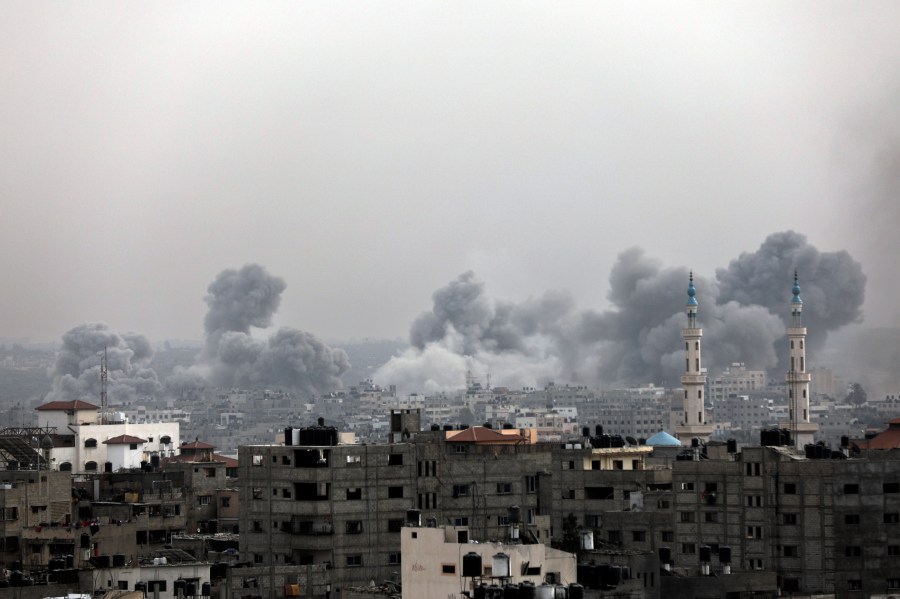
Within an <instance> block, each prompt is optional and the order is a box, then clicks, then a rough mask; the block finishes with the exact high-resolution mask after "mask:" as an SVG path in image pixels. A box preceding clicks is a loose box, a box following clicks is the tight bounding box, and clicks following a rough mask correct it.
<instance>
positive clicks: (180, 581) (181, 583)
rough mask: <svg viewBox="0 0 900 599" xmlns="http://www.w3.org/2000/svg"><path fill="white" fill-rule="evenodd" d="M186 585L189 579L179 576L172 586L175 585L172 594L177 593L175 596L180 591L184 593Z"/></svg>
mask: <svg viewBox="0 0 900 599" xmlns="http://www.w3.org/2000/svg"><path fill="white" fill-rule="evenodd" d="M186 585H187V581H186V580H184V579H182V578H179V579H178V580H176V581H175V583H174V584H173V585H172V587H173V589H172V594H173V595H175V596H176V597H177V596H178V594H179V593H178V591H181V594H182V595H184V587H185V586H186Z"/></svg>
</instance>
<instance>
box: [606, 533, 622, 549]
mask: <svg viewBox="0 0 900 599" xmlns="http://www.w3.org/2000/svg"><path fill="white" fill-rule="evenodd" d="M606 535H607V539H608V540H609V542H610V543H612V544H613V545H621V544H622V531H621V530H609V531H607V532H606Z"/></svg>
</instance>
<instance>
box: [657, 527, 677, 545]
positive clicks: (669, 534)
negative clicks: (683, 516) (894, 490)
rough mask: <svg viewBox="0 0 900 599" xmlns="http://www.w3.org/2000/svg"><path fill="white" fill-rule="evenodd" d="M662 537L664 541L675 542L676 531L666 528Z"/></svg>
mask: <svg viewBox="0 0 900 599" xmlns="http://www.w3.org/2000/svg"><path fill="white" fill-rule="evenodd" d="M660 536H661V538H662V542H663V543H674V542H675V531H672V530H664V531H662V533H661V535H660Z"/></svg>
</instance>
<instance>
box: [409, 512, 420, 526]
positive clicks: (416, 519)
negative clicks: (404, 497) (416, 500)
mask: <svg viewBox="0 0 900 599" xmlns="http://www.w3.org/2000/svg"><path fill="white" fill-rule="evenodd" d="M406 524H407V525H409V526H422V511H421V510H415V509H413V510H406Z"/></svg>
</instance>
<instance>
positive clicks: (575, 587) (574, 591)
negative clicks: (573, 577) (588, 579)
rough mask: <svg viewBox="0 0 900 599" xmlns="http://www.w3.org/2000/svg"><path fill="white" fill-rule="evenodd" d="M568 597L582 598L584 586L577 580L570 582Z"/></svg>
mask: <svg viewBox="0 0 900 599" xmlns="http://www.w3.org/2000/svg"><path fill="white" fill-rule="evenodd" d="M569 599H584V587H583V586H581V585H580V584H578V583H577V582H573V583H572V584H570V585H569Z"/></svg>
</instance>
